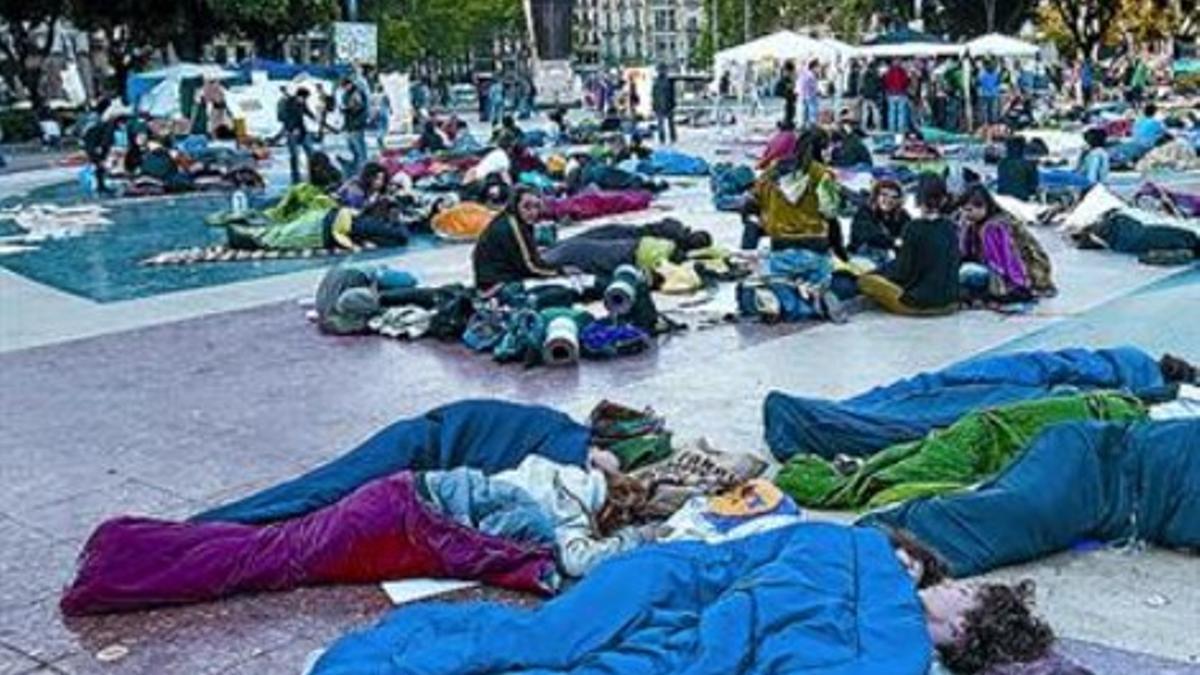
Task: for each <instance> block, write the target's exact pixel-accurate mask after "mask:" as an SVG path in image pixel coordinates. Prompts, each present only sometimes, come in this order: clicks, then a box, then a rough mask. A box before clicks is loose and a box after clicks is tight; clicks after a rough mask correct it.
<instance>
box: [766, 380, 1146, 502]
mask: <svg viewBox="0 0 1200 675" xmlns="http://www.w3.org/2000/svg"><path fill="white" fill-rule="evenodd" d="M1145 416H1146V409H1145V407H1144V406H1143V405H1142V403H1141V402H1140V401H1138V400H1137V399H1136V398H1134V397H1133V396H1130V395H1128V394H1121V393H1117V392H1095V393H1089V394H1077V395H1071V396H1055V397H1051V398H1044V399H1037V400H1033V401H1022V402H1020V403H1013V404H1009V405H1004V406H999V407H995V408H983V409H980V410H977V411H975V412H972V413H970V414H968V415H967V416H965V417H963V418H962V419H960V420H958V421H957V422H955V423H954V424H952V425H951V426H949V427H947V428H945V429H939V430H936V431H931V432H930V433H929V435H927V436H926V437H925V438H923V439H921V440H919V441H911V442H908V443H900V444H897V445H893V446H891V447H889V448H886V449H884V450H883V451H881V452H879V453H877V454H875V455H872V456H871V457H868V458H866V459H865V460H864V459H862V458H851V457H847V456H844V455H843V456H838V457H835V458H834V459H833V461H830V460H826V459H823V458H821V457H818V456H816V455H800V456H797V457H793V458H792V459H791V460H789V461H788V463H787V464H785V465H784V466H783V469H782V470H780V472H779V475H778V476H777V477H776V479H775V482H776V483H777V484H778V485H779V486H780V487H781V488H782V489H783V490H784V491H785V492H787V493H788V494H789V495H791V496H792V497H793V498H795V500H796V501H797V502H798V503H799V504H801V505H803V506H812V507H814V508H823V509H838V510H840V509H857V508H863V507H867V508H874V507H878V506H882V505H884V504H890V503H893V502H898V501H905V500H908V499H912V498H914V497H921V496H926V495H933V494H941V493H944V492H951V491H954V490H961V489H965V488H967V487H968V486H970V485H972V484H974V483H976V482H978V481H980V480H983V479H986V478H988V477H990V476H992V475H994V474H996V473H998V472H999V471H1001V470H1003V469H1004V468H1005V467H1006V466H1008V464H1009V462H1010V461H1012V459H1013V458H1014V457H1015V456H1017V455H1018V454H1019V453H1020V452H1021V451H1022V450H1024V449H1025V447H1026V446H1027V445H1028V444H1029V441H1030V440H1031V439H1032V438H1033V437H1034V436H1036V435H1037V434H1038V433H1039V432H1040V431H1041V430H1043V429H1045V428H1047V427H1048V426H1051V425H1054V424H1058V423H1060V422H1067V421H1078V420H1089V419H1095V420H1137V419H1143V418H1145Z"/></svg>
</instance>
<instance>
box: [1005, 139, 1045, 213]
mask: <svg viewBox="0 0 1200 675" xmlns="http://www.w3.org/2000/svg"><path fill="white" fill-rule="evenodd" d="M996 173H997V176H996V192H997V193H998V194H1002V195H1008V196H1010V197H1016V198H1017V199H1021V200H1024V201H1029V200H1030V199H1031V198H1033V196H1034V195H1036V194H1037V191H1038V167H1037V163H1036V162H1034V161H1033V160H1030V159H1027V158H1026V157H1025V139H1024V138H1022V137H1021V136H1012V137H1010V138H1009V139H1008V140H1007V141H1005V144H1004V159H1002V160H1000V164H999V165H998V166H997V167H996Z"/></svg>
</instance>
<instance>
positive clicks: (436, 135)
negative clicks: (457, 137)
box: [416, 119, 450, 153]
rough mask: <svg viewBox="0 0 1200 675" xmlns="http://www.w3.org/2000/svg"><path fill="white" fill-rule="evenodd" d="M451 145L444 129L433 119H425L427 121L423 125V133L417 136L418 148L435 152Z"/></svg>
mask: <svg viewBox="0 0 1200 675" xmlns="http://www.w3.org/2000/svg"><path fill="white" fill-rule="evenodd" d="M449 145H450V141H449V140H448V139H447V138H446V135H445V134H444V133H443V132H442V130H441V129H439V128H438V125H437V123H436V122H434V121H433V120H432V119H427V120H425V123H424V124H422V125H421V135H420V137H419V138H417V144H416V147H417V149H418V150H423V151H425V152H428V153H435V152H441V151H443V150H446V149H447V148H448V147H449Z"/></svg>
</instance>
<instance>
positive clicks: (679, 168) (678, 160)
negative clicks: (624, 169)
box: [637, 150, 708, 176]
mask: <svg viewBox="0 0 1200 675" xmlns="http://www.w3.org/2000/svg"><path fill="white" fill-rule="evenodd" d="M637 172H638V173H641V174H645V175H647V176H707V175H708V162H706V161H704V160H703V159H702V158H700V157H694V156H692V155H685V154H683V153H682V152H676V151H674V150H655V151H654V152H651V153H650V158H649V159H643V160H642V161H640V162H638V165H637Z"/></svg>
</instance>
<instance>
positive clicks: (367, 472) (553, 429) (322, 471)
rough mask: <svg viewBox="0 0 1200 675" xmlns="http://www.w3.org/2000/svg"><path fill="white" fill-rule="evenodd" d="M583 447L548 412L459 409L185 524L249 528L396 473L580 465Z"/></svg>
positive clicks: (403, 423) (585, 435) (576, 429)
mask: <svg viewBox="0 0 1200 675" xmlns="http://www.w3.org/2000/svg"><path fill="white" fill-rule="evenodd" d="M590 439H591V431H590V430H589V429H588V428H587V427H585V426H583V425H581V424H579V423H577V422H575V421H574V420H572V419H571V418H570V417H568V416H566V415H564V414H563V413H561V412H558V411H556V410H552V409H550V408H545V407H542V406H532V405H520V404H516V403H508V402H505V401H492V400H478V401H459V402H457V403H451V404H449V405H446V406H442V407H440V408H435V409H433V410H431V411H429V412H427V413H425V414H424V415H422V416H421V417H414V418H411V419H405V420H400V421H398V422H395V423H393V424H392V425H391V426H388V427H387V428H385V429H383V430H382V431H380V432H379V433H377V434H375V435H374V436H372V437H371V438H369V439H367V440H366V442H364V443H363V444H362V445H360V446H358V447H357V448H355V449H353V450H351V451H350V452H348V453H346V454H345V455H342V456H341V457H339V458H338V459H335V460H333V461H332V462H330V463H328V464H325V465H323V466H320V467H317V468H316V469H313V470H312V471H309V472H308V473H306V474H304V475H303V476H300V477H299V478H296V479H294V480H291V481H288V482H286V483H283V484H280V485H277V486H275V487H272V488H268V489H266V490H264V491H262V492H259V493H257V494H255V495H251V496H250V497H246V498H245V499H242V500H239V501H236V502H234V503H232V504H226V505H224V506H221V507H218V508H215V509H212V510H209V511H206V512H204V513H201V514H199V515H197V516H195V517H194V518H192V520H194V521H225V522H233V523H250V524H254V523H267V522H273V521H277V520H283V519H286V518H295V517H297V516H301V515H304V514H306V513H309V512H311V511H315V510H316V509H319V508H321V507H323V506H328V505H330V504H333V503H334V502H336V501H338V500H339V499H341V498H342V497H344V496H346V495H348V494H350V493H351V492H353V491H354V490H355V489H357V488H358V487H360V486H362V485H364V484H366V483H367V482H369V481H371V480H374V479H376V478H381V477H383V476H387V475H389V474H392V473H395V472H397V471H401V470H413V471H428V470H433V469H453V468H455V467H460V466H466V467H471V468H476V469H479V470H481V471H483V472H484V473H496V472H499V471H504V470H506V469H511V468H513V467H516V466H517V465H518V464H520V463H521V460H522V459H524V458H525V457H527V456H528V455H534V454H535V455H542V456H544V457H548V458H550V459H552V460H554V461H556V462H560V463H563V464H577V465H582V464H583V463H584V462H585V461H586V460H587V449H588V442H589V441H590Z"/></svg>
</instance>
